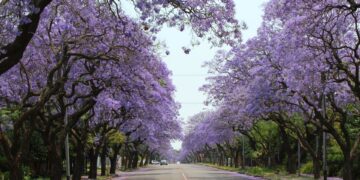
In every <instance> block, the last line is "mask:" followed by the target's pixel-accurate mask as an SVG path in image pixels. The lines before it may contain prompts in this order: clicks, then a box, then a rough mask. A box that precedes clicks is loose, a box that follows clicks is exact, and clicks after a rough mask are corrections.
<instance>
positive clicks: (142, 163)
mask: <svg viewBox="0 0 360 180" xmlns="http://www.w3.org/2000/svg"><path fill="white" fill-rule="evenodd" d="M144 157H145V155H142V156H141V158H140V164H139V166H140V167H143V166H144Z"/></svg>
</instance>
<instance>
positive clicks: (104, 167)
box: [100, 144, 107, 176]
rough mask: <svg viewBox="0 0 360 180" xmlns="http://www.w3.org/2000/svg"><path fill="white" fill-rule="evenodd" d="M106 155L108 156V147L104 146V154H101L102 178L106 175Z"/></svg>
mask: <svg viewBox="0 0 360 180" xmlns="http://www.w3.org/2000/svg"><path fill="white" fill-rule="evenodd" d="M106 154H107V147H106V144H104V146H103V149H102V152H101V157H100V159H101V176H105V175H106Z"/></svg>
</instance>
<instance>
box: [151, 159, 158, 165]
mask: <svg viewBox="0 0 360 180" xmlns="http://www.w3.org/2000/svg"><path fill="white" fill-rule="evenodd" d="M150 164H154V165H158V164H160V163H159V161H156V160H152V161H151V163H150Z"/></svg>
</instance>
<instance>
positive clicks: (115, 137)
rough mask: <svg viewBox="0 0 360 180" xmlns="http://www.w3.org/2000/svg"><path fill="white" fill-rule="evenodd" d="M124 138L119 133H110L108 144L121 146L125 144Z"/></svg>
mask: <svg viewBox="0 0 360 180" xmlns="http://www.w3.org/2000/svg"><path fill="white" fill-rule="evenodd" d="M125 139H126V136H125V135H124V134H123V133H121V132H119V131H116V130H114V131H111V132H110V134H109V143H110V144H122V143H124V142H125Z"/></svg>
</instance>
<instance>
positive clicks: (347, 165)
mask: <svg viewBox="0 0 360 180" xmlns="http://www.w3.org/2000/svg"><path fill="white" fill-rule="evenodd" d="M349 154H350V153H349ZM344 156H345V157H344V165H343V171H342V175H343V179H344V180H352V177H353V174H352V173H353V170H352V169H353V161H352V160H351V159H350V155H349V156H347V157H346V154H344Z"/></svg>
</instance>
